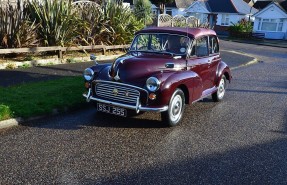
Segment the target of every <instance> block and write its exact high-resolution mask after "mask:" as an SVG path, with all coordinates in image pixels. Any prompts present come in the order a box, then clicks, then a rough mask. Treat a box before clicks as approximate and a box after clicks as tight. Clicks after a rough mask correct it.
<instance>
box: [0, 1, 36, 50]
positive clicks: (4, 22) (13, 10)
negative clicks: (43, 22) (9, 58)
mask: <svg viewBox="0 0 287 185" xmlns="http://www.w3.org/2000/svg"><path fill="white" fill-rule="evenodd" d="M20 2H21V1H20V0H17V3H16V5H11V4H9V3H3V2H1V0H0V46H2V47H3V48H20V47H30V46H36V45H37V44H38V40H37V34H36V29H37V28H38V25H37V24H36V23H34V22H32V23H31V22H30V21H29V19H28V9H27V4H26V3H23V4H21V3H20Z"/></svg>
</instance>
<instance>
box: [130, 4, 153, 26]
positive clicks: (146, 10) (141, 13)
mask: <svg viewBox="0 0 287 185" xmlns="http://www.w3.org/2000/svg"><path fill="white" fill-rule="evenodd" d="M151 8H152V4H151V2H150V1H149V0H137V1H136V2H135V4H134V13H135V16H136V17H137V19H138V20H143V21H144V23H145V24H149V23H151V22H152V19H153V14H152V12H151Z"/></svg>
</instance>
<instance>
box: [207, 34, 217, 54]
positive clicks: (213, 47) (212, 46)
mask: <svg viewBox="0 0 287 185" xmlns="http://www.w3.org/2000/svg"><path fill="white" fill-rule="evenodd" d="M218 52H219V45H218V42H217V38H216V37H215V36H210V37H209V54H214V53H218Z"/></svg>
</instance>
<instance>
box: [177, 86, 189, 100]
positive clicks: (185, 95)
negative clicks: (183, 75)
mask: <svg viewBox="0 0 287 185" xmlns="http://www.w3.org/2000/svg"><path fill="white" fill-rule="evenodd" d="M177 88H178V89H181V90H182V92H183V93H184V98H185V104H189V97H190V92H189V90H188V88H187V87H186V85H185V84H180V85H179V86H177Z"/></svg>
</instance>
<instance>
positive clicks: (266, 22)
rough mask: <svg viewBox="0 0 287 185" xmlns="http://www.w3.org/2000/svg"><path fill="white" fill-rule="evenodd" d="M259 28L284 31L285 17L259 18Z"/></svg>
mask: <svg viewBox="0 0 287 185" xmlns="http://www.w3.org/2000/svg"><path fill="white" fill-rule="evenodd" d="M258 28H259V30H261V31H282V29H283V19H259V25H258Z"/></svg>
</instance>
